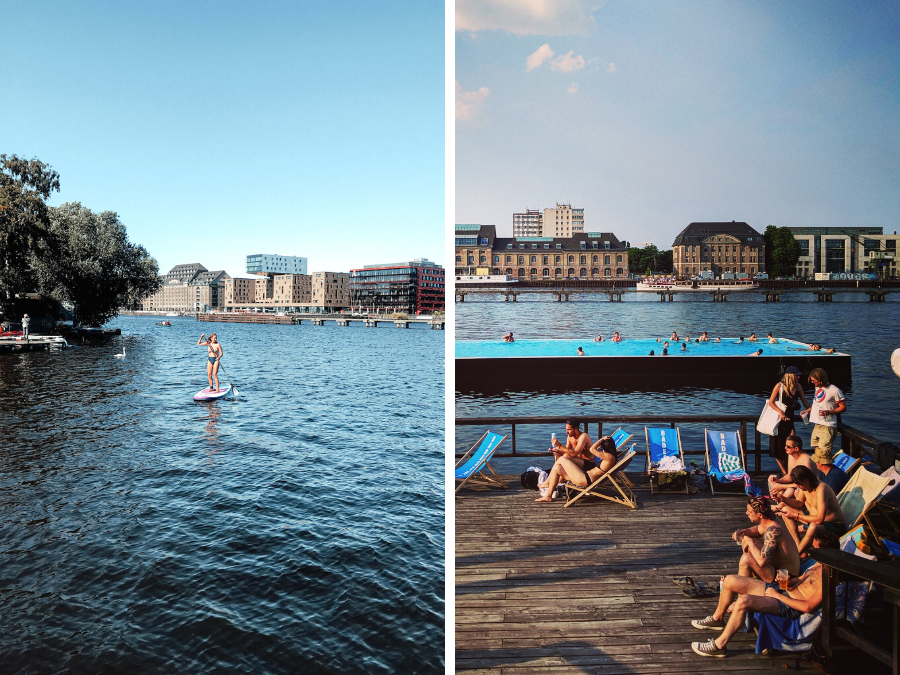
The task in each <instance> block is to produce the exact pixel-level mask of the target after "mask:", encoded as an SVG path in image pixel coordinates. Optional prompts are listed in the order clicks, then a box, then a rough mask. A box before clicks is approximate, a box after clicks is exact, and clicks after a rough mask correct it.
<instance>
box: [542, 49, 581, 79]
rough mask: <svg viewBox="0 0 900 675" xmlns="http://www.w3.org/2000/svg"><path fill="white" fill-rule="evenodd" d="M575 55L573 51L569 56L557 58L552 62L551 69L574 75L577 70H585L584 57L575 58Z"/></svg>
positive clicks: (564, 55)
mask: <svg viewBox="0 0 900 675" xmlns="http://www.w3.org/2000/svg"><path fill="white" fill-rule="evenodd" d="M574 53H575V51H574V50H572V51H571V52H569V53H568V54H563V55H562V56H557V57H556V58H555V59H553V61H551V62H550V67H551V68H552V69H553V70H561V71H562V72H564V73H572V72H574V71H576V70H581V69H582V68H584V57H583V56H580V55H579V56H575V57H573V56H572V54H574Z"/></svg>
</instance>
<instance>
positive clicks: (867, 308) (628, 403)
mask: <svg viewBox="0 0 900 675" xmlns="http://www.w3.org/2000/svg"><path fill="white" fill-rule="evenodd" d="M898 295H900V294H893V295H891V296H888V297H889V300H888V302H885V303H870V302H868V301H867V298H865V299H863V298H852V297H849V296H846V295H845V296H840V295H839V296H836V297H838V298H839V300H838V301H836V302H831V303H820V302H814V301H813V302H810V301H807V300H802V299H799V298H796V297H794V296H791V297H790V298H789V299H788V301H786V302H779V303H765V302H763V301H762V300H761V299H760V298H759V296H757V295H756V294H753V296H752V297H747V298H739V297H736V296H735V295H732V296H730V299H729V300H728V301H727V302H724V303H716V302H712V301H711V300H710V299H707V298H705V297H690V298H688V297H684V296H680V297H678V298H677V299H676V301H675V302H665V303H662V302H659V301H658V300H657V299H655V297H656V296H653V298H654V299H650V298H649V297H646V299H644V298H639V297H637V296H635V295H626V296H625V300H623V302H621V303H618V302H608V301H606V300H595V299H594V298H596V296H591V295H588V294H581V295H573V296H571V301H570V302H568V303H559V302H555V300H553V299H552V297H551V296H541V297H538V296H527V295H526V296H521V297H520V298H519V300H518V302H516V303H511V302H509V303H508V302H504V301H503V298H502V296H493V300H490V299H487V298H484V297H481V298H479V297H476V296H472V295H470V296H468V297H467V298H466V301H465V302H464V303H457V304H456V339H457V341H461V340H485V339H498V338H499V337H500V336H502V335H504V334H505V333H507V332H508V331H513V332H514V334H515V336H516V338H517V339H519V338H521V339H526V340H527V339H534V340H544V339H581V340H583V342H584V347H585V348H589V347H590V345H591V340H592V339H593V338H595V337H596V336H597V334H598V333H599V334H602V335H603V337H604V338H608V337H609V336H611V335H612V334H613V332H614V331H619V333H620V334H621V335H622V336H623V337H624V338H626V339H627V338H654V339H655V338H657V337H661V338H663V339H666V338H668V337H669V336H670V335H671V334H672V331H677V332H678V334H679V335H685V334H689V335H691V336H698V335H700V333H701V332H703V331H708V332H709V334H710V335H734V336H737V335H744V336H747V335H749V334H750V332H751V331H754V332H756V334H757V336H765V335H766V334H767V333H769V332H772V333H774V334H775V335H776V336H778V337H785V338H790V339H795V340H800V341H802V342H807V343H809V342H820V343H821V344H822V345H824V346H825V347H836V348H837V350H838V351H840V352H846V353H848V354H850V355H851V356H852V367H853V386H852V388H850V389H848V390H847V391H846V392H845V394H846V396H847V406H848V412H847V414H845V415H844V416H843V420H844V422H845V423H847V424H849V425H851V426H854V427H857V428H859V429H861V430H863V431H866V432H868V433H870V434H872V435H874V436H876V437H878V438H881V439H883V440H887V441H891V442H893V443H897V444H900V378H898V377H897V376H896V375H894V373H893V371H892V370H891V366H890V356H891V352H892V351H893V350H895V349H897V348H898V347H900V301H898V300H900V298H898ZM761 346H762V347H766V345H765V344H761ZM774 384H775V382H772V384H771V385H770V387H769V389H768V390H766V389H765V388H763V389H761V390H759V391H748V390H747V389H746V387H744V386H742V383H740V382H734V381H726V380H724V379H723V381H722V382H721V386H719V387H713V388H698V387H668V388H665V389H661V390H660V389H655V388H652V387H648V386H647V385H646V384H645V383H644V384H641V385H637V384H636V383H633V382H628V381H627V380H611V381H602V382H598V383H597V386H596V387H592V388H578V389H557V390H551V389H545V388H542V387H541V383H540V382H535V385H534V387H533V388H532V389H530V390H528V391H521V390H503V388H502V383H485V389H484V390H483V391H462V392H457V393H456V414H457V416H460V417H483V416H492V415H509V416H529V415H606V414H633V415H640V414H648V415H650V414H654V415H658V414H703V413H722V414H726V413H732V414H746V415H758V414H759V412H760V411H761V410H762V407H763V404H764V402H765V397H766V396H768V395H769V393H771V386H774ZM806 387H807V390H808V391H811V388H810V387H809V385H808V384H806ZM811 429H812V427H811V426H810V427H804V426H803V425H798V430H799V432H800V433H801V435H802V436H803V437H805V438H806V440H807V442H808V440H809V432H810V431H811ZM550 431H551V429H549V428H548V429H544V428H534V427H531V428H529V427H518V428H517V429H516V434H517V446H518V449H519V450H520V451H538V450H544V449H546V447H547V444H548V443H547V442H548V440H549V433H550ZM552 431H560V430H559V429H552ZM632 431H636V432H640V433H639V434H638V435H639V436H640V438H641V439H642V438H643V430H641V429H634V430H632ZM476 432H478V433H476ZM480 432H483V430H478V429H477V428H475V427H471V428H466V427H460V428H458V429H457V433H456V446H457V450H458V451H463V450H465V449H468V447H469V446H470V445H471V444H472V442H474V441H473V438H475V439H477V437H478V436H479V435H480ZM702 432H703V430H702V428H700V429H686V430H685V431H684V432H683V435H684V436H685V437H686V442H689V443H691V442H692V443H694V444H695V445H697V444H699V446H698V447H699V449H701V450H702V448H703V446H702ZM504 433H505V432H504ZM642 442H643V441H642ZM639 447H640V446H639ZM505 449H506V450H507V451H508V450H509V446H508V445H507V447H506V448H505Z"/></svg>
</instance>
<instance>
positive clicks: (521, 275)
mask: <svg viewBox="0 0 900 675" xmlns="http://www.w3.org/2000/svg"><path fill="white" fill-rule="evenodd" d="M519 276H520V277H524V276H525V268H524V267H520V268H519Z"/></svg>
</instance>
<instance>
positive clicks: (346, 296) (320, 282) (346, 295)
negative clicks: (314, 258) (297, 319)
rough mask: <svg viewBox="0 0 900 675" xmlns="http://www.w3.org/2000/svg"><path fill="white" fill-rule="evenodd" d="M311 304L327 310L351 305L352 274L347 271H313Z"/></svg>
mask: <svg viewBox="0 0 900 675" xmlns="http://www.w3.org/2000/svg"><path fill="white" fill-rule="evenodd" d="M310 304H311V305H312V306H314V307H317V308H322V309H323V310H324V311H326V312H333V311H340V310H342V309H347V308H348V307H349V306H350V275H349V274H348V273H346V272H313V274H312V293H311V298H310Z"/></svg>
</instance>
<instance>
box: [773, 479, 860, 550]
mask: <svg viewBox="0 0 900 675" xmlns="http://www.w3.org/2000/svg"><path fill="white" fill-rule="evenodd" d="M791 479H792V480H793V481H794V483H796V484H797V487H798V488H799V490H797V491H796V492H795V493H794V497H793V498H791V499H785V500H784V503H783V504H779V505H778V511H779V512H780V514H781V517H782V518H783V519H784V525H785V527H786V528H787V530H788V532H789V533H790V535H791V537H792V538H793V540H794V541H795V542H796V543H797V549H798V550H799V551H800V553H801V554H802V553H804V552H805V551H806V549H808V548H809V547H810V546H811V545H812V540H813V536H814V535H815V533H816V530H817V529H819V528H824V529H825V530H828V531H829V532H831V533H833V534H836V535H837V536H839V537H840V536H841V535H843V534H844V533H845V532H847V525H846V524H845V523H844V514H843V512H841V507H840V506H839V505H838V501H837V497H836V496H835V494H834V490H832V489H831V487H830V486H829V485H826V484H825V483H823V482H822V481H820V480H819V479H818V478H816V475H815V474H814V473H813V472H812V471H810V470H809V469H808V468H806V467H805V466H795V467H794V469H793V470H792V471H791ZM804 508H805V509H806V513H804V512H803V510H804ZM803 525H806V534H805V535H804V536H803V538H802V539H801V538H800V535H801V532H800V528H801V527H802V526H803Z"/></svg>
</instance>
